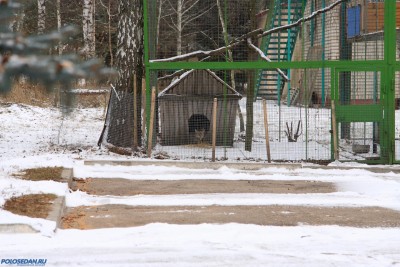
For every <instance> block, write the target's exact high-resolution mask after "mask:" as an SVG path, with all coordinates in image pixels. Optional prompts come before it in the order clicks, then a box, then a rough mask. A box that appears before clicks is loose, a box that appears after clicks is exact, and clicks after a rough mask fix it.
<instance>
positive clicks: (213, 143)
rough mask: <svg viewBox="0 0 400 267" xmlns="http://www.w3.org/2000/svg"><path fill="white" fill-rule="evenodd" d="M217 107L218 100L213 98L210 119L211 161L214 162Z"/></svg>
mask: <svg viewBox="0 0 400 267" xmlns="http://www.w3.org/2000/svg"><path fill="white" fill-rule="evenodd" d="M217 105H218V100H217V98H214V103H213V118H212V124H213V127H212V161H213V162H215V145H216V143H217Z"/></svg>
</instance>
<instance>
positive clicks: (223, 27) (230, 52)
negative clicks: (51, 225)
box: [217, 0, 244, 132]
mask: <svg viewBox="0 0 400 267" xmlns="http://www.w3.org/2000/svg"><path fill="white" fill-rule="evenodd" d="M217 8H218V16H219V20H220V21H221V26H222V33H223V35H224V42H225V45H229V39H228V29H227V27H226V25H225V20H224V16H223V14H222V8H221V2H220V0H217ZM228 60H229V62H233V55H232V50H231V49H228ZM231 86H232V88H233V89H235V90H236V82H235V70H231ZM237 110H238V116H239V124H240V132H243V131H244V119H243V114H242V110H241V109H240V104H238V106H237Z"/></svg>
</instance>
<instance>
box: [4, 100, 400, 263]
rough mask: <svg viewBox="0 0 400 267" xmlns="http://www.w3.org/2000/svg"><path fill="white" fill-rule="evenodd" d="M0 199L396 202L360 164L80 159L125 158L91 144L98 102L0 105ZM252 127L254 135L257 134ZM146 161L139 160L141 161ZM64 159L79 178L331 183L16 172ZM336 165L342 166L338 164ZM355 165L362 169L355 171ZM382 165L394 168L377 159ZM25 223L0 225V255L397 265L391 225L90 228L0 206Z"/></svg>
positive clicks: (388, 177) (97, 127)
mask: <svg viewBox="0 0 400 267" xmlns="http://www.w3.org/2000/svg"><path fill="white" fill-rule="evenodd" d="M0 117H1V121H2V123H1V125H0V206H2V205H3V204H4V202H5V200H7V199H9V198H11V197H13V196H19V195H23V194H30V193H52V194H56V195H58V196H65V197H66V201H67V205H68V206H77V205H100V204H111V203H114V204H127V205H148V206H149V205H150V206H151V205H181V206H182V205H197V206H198V205H276V204H282V205H306V206H324V207H331V206H340V207H370V206H377V207H384V208H390V209H394V210H397V211H399V210H400V175H399V174H397V173H395V172H386V173H373V172H371V171H368V169H367V168H366V167H367V166H365V165H362V164H360V163H340V162H334V163H332V164H330V167H331V168H337V169H312V168H308V167H309V166H310V164H303V166H302V167H301V168H295V169H292V170H289V169H284V168H265V169H261V170H255V171H243V170H236V169H231V168H228V167H222V168H220V169H218V170H210V169H205V170H201V169H185V168H178V167H176V166H173V164H172V165H171V166H168V167H161V166H157V167H156V166H155V165H150V166H132V167H127V166H108V165H95V166H89V165H84V163H83V159H119V160H120V159H129V157H126V156H117V155H114V154H111V153H109V152H108V151H107V150H104V149H99V148H97V147H96V146H95V144H96V143H97V139H98V137H99V135H100V132H101V130H102V127H103V125H104V118H103V109H102V108H99V109H78V110H76V111H75V112H74V113H73V114H72V116H71V117H63V116H62V115H61V113H60V111H59V110H57V109H52V108H38V107H32V106H23V105H14V104H13V105H5V104H0ZM256 135H257V133H256ZM141 160H145V159H141ZM43 166H64V167H69V168H73V169H74V175H75V176H76V177H78V178H83V179H84V178H88V177H90V178H94V179H97V178H101V177H104V178H126V179H132V180H137V179H140V180H143V179H146V180H172V179H175V180H176V179H185V180H187V179H225V180H260V179H270V180H312V181H324V182H332V183H335V185H336V187H337V192H334V193H328V194H196V195H169V196H160V195H154V196H148V195H138V196H131V197H116V196H90V195H87V194H86V193H84V192H79V191H78V192H70V191H69V190H68V188H67V185H66V184H64V183H58V182H54V181H41V182H32V181H25V180H20V179H18V178H16V177H14V176H13V175H12V174H14V173H16V172H20V171H21V170H23V169H25V168H31V167H43ZM342 167H350V168H351V169H350V170H343V169H341V168H342ZM362 168H363V169H362ZM385 168H387V169H388V170H391V169H393V170H395V168H394V167H390V166H386V167H385ZM9 224H26V225H30V226H32V227H33V228H34V229H36V230H38V231H39V232H38V233H31V234H26V233H25V234H23V233H21V234H5V233H0V240H1V242H0V260H2V259H15V258H28V259H29V258H41V259H47V263H46V266H174V267H175V266H185V267H188V266H189V267H190V266H296V267H297V266H307V267H308V266H346V267H348V266H396V265H399V264H400V247H399V244H400V234H399V230H400V229H399V228H378V227H376V228H355V227H340V226H310V225H301V224H299V225H297V226H293V227H278V226H261V225H246V224H236V223H231V224H200V225H172V224H160V223H154V224H148V225H145V226H140V227H132V228H111V229H99V230H85V231H83V230H62V229H57V230H56V231H55V232H54V229H55V227H56V226H55V223H54V222H52V221H49V220H44V219H37V218H28V217H25V216H20V215H14V214H11V213H10V212H7V211H4V210H2V209H0V229H1V226H4V225H9Z"/></svg>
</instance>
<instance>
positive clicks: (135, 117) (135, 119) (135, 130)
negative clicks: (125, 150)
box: [133, 74, 138, 150]
mask: <svg viewBox="0 0 400 267" xmlns="http://www.w3.org/2000/svg"><path fill="white" fill-rule="evenodd" d="M137 123H138V112H137V85H136V74H134V75H133V149H134V150H136V149H137V148H138V127H137Z"/></svg>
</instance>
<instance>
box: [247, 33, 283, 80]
mask: <svg viewBox="0 0 400 267" xmlns="http://www.w3.org/2000/svg"><path fill="white" fill-rule="evenodd" d="M247 45H248V46H249V47H250V48H251V49H253V50H254V51H255V52H256V53H257V54H259V55H260V58H261V59H263V60H265V61H267V62H272V60H271V59H270V58H268V57H267V56H266V55H265V54H264V53H263V51H261V49H260V48H258V47H257V46H255V45H254V44H253V43H252V42H251V38H248V39H247ZM276 71H277V72H278V73H279V74H280V75H281V76H282V78H283V79H284V80H285V81H286V82H288V81H290V79H289V78H288V76H286V74H285V73H284V72H283V71H282V70H281V69H279V68H276Z"/></svg>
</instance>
